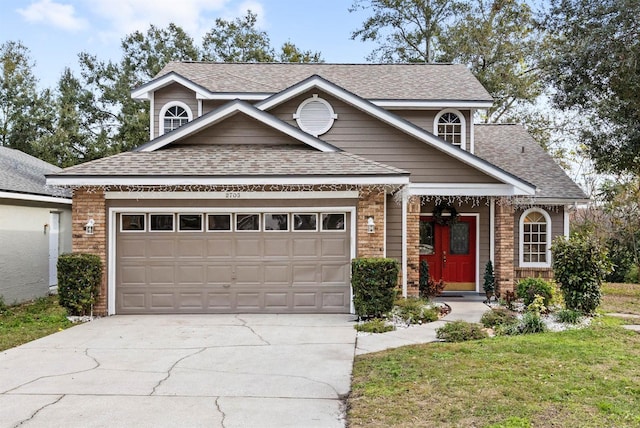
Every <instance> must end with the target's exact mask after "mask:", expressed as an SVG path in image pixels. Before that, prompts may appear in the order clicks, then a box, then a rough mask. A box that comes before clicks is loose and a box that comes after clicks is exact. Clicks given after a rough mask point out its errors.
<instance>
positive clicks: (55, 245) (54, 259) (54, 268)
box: [49, 211, 60, 287]
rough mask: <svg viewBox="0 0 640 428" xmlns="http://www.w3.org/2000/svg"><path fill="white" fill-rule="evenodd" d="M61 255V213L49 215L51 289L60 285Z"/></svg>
mask: <svg viewBox="0 0 640 428" xmlns="http://www.w3.org/2000/svg"><path fill="white" fill-rule="evenodd" d="M59 255H60V213H59V212H54V211H52V212H50V213H49V287H53V286H56V285H58V256H59Z"/></svg>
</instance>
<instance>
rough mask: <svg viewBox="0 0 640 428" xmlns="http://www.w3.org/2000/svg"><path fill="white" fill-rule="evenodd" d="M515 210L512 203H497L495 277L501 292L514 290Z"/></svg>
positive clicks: (498, 289)
mask: <svg viewBox="0 0 640 428" xmlns="http://www.w3.org/2000/svg"><path fill="white" fill-rule="evenodd" d="M514 233H515V228H514V211H513V207H512V205H510V204H505V203H497V204H496V205H495V261H494V265H495V270H494V271H495V278H496V288H497V291H499V292H500V293H505V292H506V291H508V290H509V291H513V290H514V284H513V281H514V258H515V251H514Z"/></svg>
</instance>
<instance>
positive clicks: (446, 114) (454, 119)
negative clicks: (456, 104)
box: [434, 109, 466, 149]
mask: <svg viewBox="0 0 640 428" xmlns="http://www.w3.org/2000/svg"><path fill="white" fill-rule="evenodd" d="M434 128H435V129H434V133H435V134H436V135H437V136H438V137H440V138H442V139H443V140H445V141H448V142H449V143H451V144H453V145H455V146H459V147H462V148H463V149H464V148H465V135H466V134H465V120H464V116H463V115H462V113H460V112H459V111H457V110H453V109H447V110H442V111H441V112H440V113H438V114H437V115H436V118H435V122H434Z"/></svg>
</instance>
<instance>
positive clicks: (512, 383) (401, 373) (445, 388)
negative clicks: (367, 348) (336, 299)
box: [348, 284, 640, 428]
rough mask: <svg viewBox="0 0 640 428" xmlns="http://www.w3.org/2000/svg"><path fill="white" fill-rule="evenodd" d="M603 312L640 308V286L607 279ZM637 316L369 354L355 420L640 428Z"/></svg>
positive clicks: (352, 401)
mask: <svg viewBox="0 0 640 428" xmlns="http://www.w3.org/2000/svg"><path fill="white" fill-rule="evenodd" d="M600 311H601V312H622V313H629V314H637V315H640V285H637V284H607V285H605V287H603V302H602V306H601V307H600ZM634 320H635V322H636V323H640V320H638V319H629V320H626V319H625V320H620V319H614V318H612V317H611V318H609V317H596V318H595V319H594V320H593V323H592V326H591V327H589V328H585V329H578V330H568V331H563V332H559V333H538V334H529V335H519V336H500V337H496V338H491V339H483V340H478V341H473V342H463V343H430V344H425V345H417V346H407V347H403V348H398V349H392V350H389V351H384V352H380V353H376V354H368V355H363V356H359V357H357V358H356V361H355V364H354V368H353V381H352V392H351V395H350V397H349V399H348V421H349V426H350V427H389V426H393V427H396V426H399V427H492V428H497V427H505V428H506V427H511V428H514V427H569V426H579V427H605V426H606V427H614V426H616V427H617V426H625V427H632V426H636V427H640V370H639V369H638V368H639V367H640V334H638V333H636V332H632V331H628V330H625V329H623V328H621V327H619V326H618V325H619V324H621V323H625V324H629V323H631V322H633V321H634ZM627 321H629V322H627Z"/></svg>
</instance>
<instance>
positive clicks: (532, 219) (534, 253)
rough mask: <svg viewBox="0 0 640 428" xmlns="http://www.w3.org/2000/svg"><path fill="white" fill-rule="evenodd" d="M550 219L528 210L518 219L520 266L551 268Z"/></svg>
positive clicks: (538, 209)
mask: <svg viewBox="0 0 640 428" xmlns="http://www.w3.org/2000/svg"><path fill="white" fill-rule="evenodd" d="M550 249H551V217H549V214H548V213H547V212H546V211H544V210H542V209H540V208H530V209H528V210H526V211H525V212H524V213H522V216H521V217H520V266H525V267H526V266H529V267H549V266H551V250H550Z"/></svg>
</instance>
